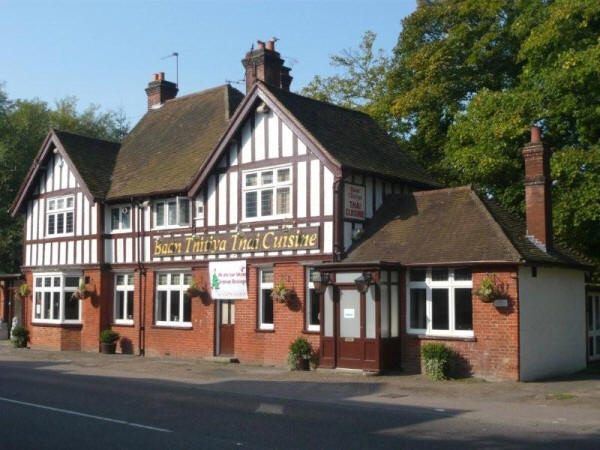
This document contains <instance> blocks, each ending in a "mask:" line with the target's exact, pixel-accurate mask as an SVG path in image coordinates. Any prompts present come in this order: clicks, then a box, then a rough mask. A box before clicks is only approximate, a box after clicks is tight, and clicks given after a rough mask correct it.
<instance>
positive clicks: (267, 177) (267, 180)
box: [260, 171, 273, 186]
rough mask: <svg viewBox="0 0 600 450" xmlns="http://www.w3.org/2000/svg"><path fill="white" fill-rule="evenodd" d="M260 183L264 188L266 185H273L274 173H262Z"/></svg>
mask: <svg viewBox="0 0 600 450" xmlns="http://www.w3.org/2000/svg"><path fill="white" fill-rule="evenodd" d="M260 181H261V184H262V185H263V186H264V185H266V184H272V183H273V172H271V171H269V172H263V173H261V174H260Z"/></svg>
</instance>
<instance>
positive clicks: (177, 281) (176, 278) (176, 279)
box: [171, 273, 181, 285]
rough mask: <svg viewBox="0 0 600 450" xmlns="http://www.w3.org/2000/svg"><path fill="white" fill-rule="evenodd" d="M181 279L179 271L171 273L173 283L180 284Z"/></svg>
mask: <svg viewBox="0 0 600 450" xmlns="http://www.w3.org/2000/svg"><path fill="white" fill-rule="evenodd" d="M180 279H181V275H179V274H178V273H174V274H173V275H171V284H174V285H179V280H180Z"/></svg>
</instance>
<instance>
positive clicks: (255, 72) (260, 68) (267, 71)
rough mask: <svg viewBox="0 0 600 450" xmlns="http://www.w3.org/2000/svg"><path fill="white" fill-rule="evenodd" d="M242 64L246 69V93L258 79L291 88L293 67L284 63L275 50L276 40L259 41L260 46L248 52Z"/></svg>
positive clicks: (276, 85) (286, 88)
mask: <svg viewBox="0 0 600 450" xmlns="http://www.w3.org/2000/svg"><path fill="white" fill-rule="evenodd" d="M242 64H243V65H244V69H246V93H248V92H250V89H251V88H252V86H253V85H254V83H256V81H257V80H260V81H262V82H263V83H266V84H268V85H270V86H275V87H278V88H281V89H284V90H286V91H289V90H290V84H291V83H292V77H291V75H290V70H291V69H290V68H289V67H285V66H284V65H283V59H281V57H280V55H279V53H278V52H276V51H275V40H271V41H268V42H267V43H265V42H263V41H258V48H256V49H254V50H251V51H249V52H248V53H246V57H245V58H244V59H242Z"/></svg>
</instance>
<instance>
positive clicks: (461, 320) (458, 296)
mask: <svg viewBox="0 0 600 450" xmlns="http://www.w3.org/2000/svg"><path fill="white" fill-rule="evenodd" d="M471 298H472V296H471V289H454V316H455V319H454V320H455V328H456V329H457V330H472V329H473V302H472V300H471Z"/></svg>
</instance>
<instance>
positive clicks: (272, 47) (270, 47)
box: [266, 41, 275, 52]
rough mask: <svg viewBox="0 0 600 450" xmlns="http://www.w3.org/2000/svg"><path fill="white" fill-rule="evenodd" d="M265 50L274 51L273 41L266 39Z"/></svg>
mask: <svg viewBox="0 0 600 450" xmlns="http://www.w3.org/2000/svg"><path fill="white" fill-rule="evenodd" d="M266 48H267V50H271V51H272V52H273V51H275V41H267V45H266Z"/></svg>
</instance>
